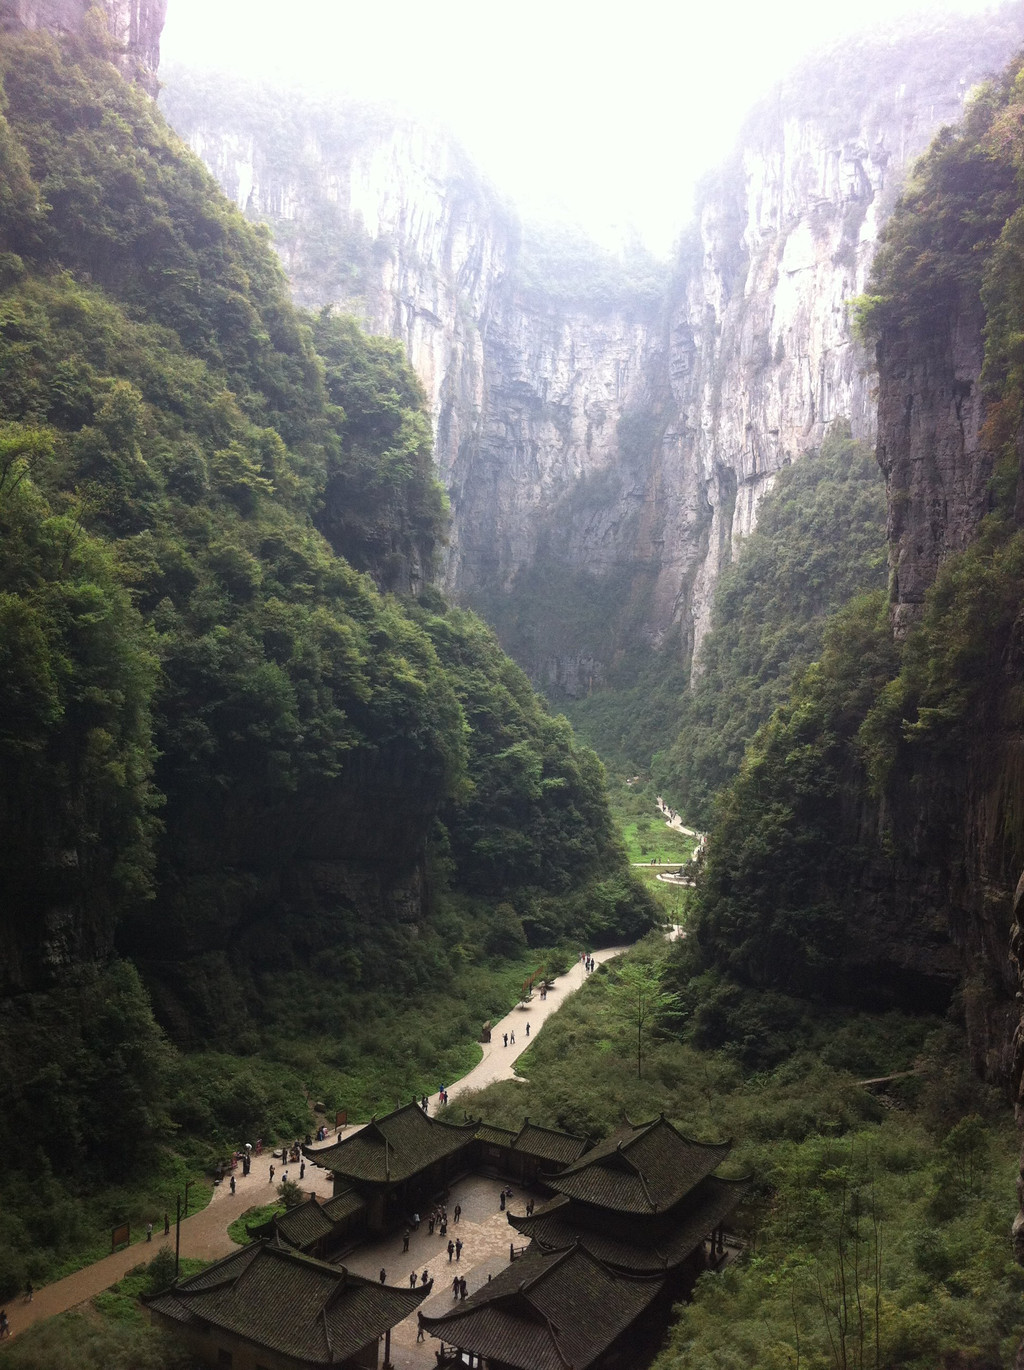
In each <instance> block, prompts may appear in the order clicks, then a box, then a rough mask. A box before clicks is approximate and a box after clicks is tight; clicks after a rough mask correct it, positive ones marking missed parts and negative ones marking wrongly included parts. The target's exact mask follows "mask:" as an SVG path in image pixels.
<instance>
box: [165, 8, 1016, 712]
mask: <svg viewBox="0 0 1024 1370" xmlns="http://www.w3.org/2000/svg"><path fill="white" fill-rule="evenodd" d="M1022 40H1024V18H1022V17H1021V15H1020V13H1019V12H1018V11H1017V10H1016V9H1015V8H1014V9H1013V12H1011V10H1010V9H1007V10H1005V11H1004V12H1002V15H1001V17H1000V16H995V17H990V18H989V19H987V20H985V21H974V22H973V24H972V26H971V29H970V31H967V32H965V31H964V29H963V24H962V21H960V22H954V21H952V20H949V21H947V22H946V24H945V25H944V26H942V25H939V26H938V27H936V26H934V25H933V26H932V28H931V29H930V30H929V31H928V32H927V33H923V32H921V31H920V30H917V31H915V30H913V29H907V30H906V31H904V32H901V33H898V34H895V35H891V34H887V35H885V36H884V37H882V38H878V39H872V40H867V39H866V40H864V41H862V42H861V43H859V44H846V45H844V46H843V47H842V48H841V49H837V50H835V51H833V52H831V53H828V54H825V55H824V56H822V57H821V58H819V59H817V60H816V61H815V62H814V63H813V64H809V65H808V66H807V67H806V68H804V69H803V70H801V71H798V72H797V73H795V74H794V76H793V78H792V79H791V80H789V81H788V82H786V83H785V84H784V85H783V86H781V87H780V88H779V89H778V90H777V91H776V92H775V93H774V95H773V96H772V97H771V99H769V100H768V101H766V102H765V103H764V104H763V105H762V106H760V107H759V108H758V109H757V110H756V111H755V112H754V113H753V115H752V116H751V118H750V120H749V122H748V125H747V127H746V130H745V132H744V134H743V137H742V139H741V143H740V146H739V148H738V149H737V152H736V155H735V157H734V159H733V160H732V162H731V163H730V164H729V165H728V166H726V167H725V168H723V169H722V171H721V172H720V174H719V175H717V176H716V177H715V178H713V179H712V181H711V182H710V183H709V184H708V185H707V186H706V187H705V188H704V189H703V191H702V193H701V196H700V202H699V205H698V214H697V219H696V224H695V227H694V228H693V229H692V230H691V231H690V232H689V233H688V234H687V235H686V238H685V239H684V242H683V246H682V248H681V251H680V255H679V258H678V260H677V262H676V266H675V272H674V276H673V281H672V284H671V285H667V284H666V285H665V286H664V287H663V288H662V289H660V290H658V289H652V288H651V282H650V281H647V282H645V288H644V289H642V290H641V289H638V288H637V287H636V280H635V276H634V277H631V275H630V272H629V270H628V269H627V268H625V267H623V268H621V269H620V272H619V277H618V279H617V280H615V281H611V278H610V277H609V276H608V264H607V263H606V262H602V261H601V259H600V256H599V254H598V253H597V250H596V249H592V255H593V270H592V272H591V277H592V279H590V280H589V281H588V280H586V279H584V281H583V283H582V285H581V282H580V276H581V274H582V275H583V276H584V277H585V274H586V273H580V272H578V271H575V272H574V270H573V268H574V267H576V265H577V263H576V262H574V261H570V262H569V263H568V266H567V264H566V260H565V254H564V253H563V254H562V256H561V257H559V256H558V254H557V253H556V254H554V255H552V254H550V253H548V254H547V257H546V258H545V251H544V250H543V249H542V251H541V253H540V261H539V268H540V269H538V256H537V251H536V247H535V244H532V243H531V241H530V234H529V232H527V231H524V230H523V229H522V228H521V227H520V225H519V223H518V222H517V220H516V217H515V215H514V213H513V212H512V211H511V210H510V209H509V207H508V206H506V205H504V204H503V203H502V202H501V200H500V199H499V197H498V196H497V195H496V194H495V193H494V192H493V191H492V190H491V189H490V188H489V187H488V186H487V185H486V184H485V183H484V182H482V180H481V179H480V177H479V176H478V175H477V174H476V173H475V172H474V170H473V168H472V167H471V166H470V165H469V164H468V163H467V161H466V159H465V157H464V156H463V155H462V154H461V153H460V152H459V150H458V148H457V147H455V146H454V145H453V143H452V142H451V140H450V139H448V138H446V137H444V136H442V135H440V134H437V133H432V132H429V131H424V130H423V129H419V128H416V127H414V126H413V125H411V124H409V123H407V122H404V121H403V120H401V119H398V118H395V117H394V116H389V115H386V114H383V113H382V112H380V111H373V110H368V109H365V108H355V107H333V108H332V107H328V106H326V105H324V104H317V103H316V102H313V101H310V100H307V99H302V98H300V97H297V96H290V97H283V98H282V97H281V96H280V95H279V94H273V93H267V92H259V91H257V90H255V89H250V90H247V91H243V90H237V89H236V90H234V91H232V90H229V89H227V88H225V87H223V86H221V85H218V83H216V82H211V81H209V80H199V79H196V78H187V77H186V76H185V75H184V74H182V73H178V74H177V76H173V75H172V77H171V80H170V84H169V87H168V89H167V90H166V91H165V95H164V107H165V110H166V112H167V114H168V116H169V118H170V119H171V121H172V123H174V124H175V126H176V127H177V128H178V130H179V132H181V134H182V135H183V136H184V137H185V138H186V139H187V140H188V141H189V142H190V143H191V145H192V146H193V148H194V149H195V150H196V151H197V152H198V153H199V155H200V156H201V157H202V158H203V159H204V160H205V161H206V162H207V164H208V165H209V166H210V167H211V169H212V170H213V171H214V173H215V174H216V175H217V176H218V178H219V179H220V181H221V183H222V185H223V186H224V187H225V189H226V190H227V191H228V193H229V194H230V195H232V196H233V197H234V198H235V200H236V201H237V202H238V203H239V204H240V205H241V206H243V207H245V208H246V209H247V210H248V211H249V212H250V213H252V214H254V215H256V216H259V217H261V218H265V219H267V220H268V221H269V222H270V223H271V224H272V225H273V228H274V233H275V239H276V243H277V246H278V250H279V252H280V254H281V256H282V258H283V260H284V262H285V265H286V266H287V268H288V270H289V273H290V275H291V278H292V281H293V284H294V287H295V290H296V293H297V295H298V297H299V299H300V300H301V301H302V302H304V303H308V304H318V305H319V304H330V305H337V306H339V307H342V308H347V309H352V310H354V311H356V312H357V313H359V314H360V315H361V316H362V318H363V319H364V321H365V322H366V324H367V326H368V327H370V328H371V329H374V330H379V331H384V332H386V333H389V334H391V335H392V336H395V337H398V338H400V339H401V340H402V341H403V342H404V344H405V345H406V347H407V349H408V352H409V356H410V358H411V360H412V363H413V365H414V367H415V369H416V370H417V372H418V374H419V376H420V378H421V380H422V381H423V383H424V386H425V388H426V390H427V394H428V397H429V400H430V404H431V411H432V415H433V421H434V426H435V432H436V437H437V463H438V467H439V470H440V473H441V476H442V479H443V480H444V482H445V484H446V486H447V488H448V490H449V493H450V496H451V501H452V512H453V523H452V532H451V542H450V546H449V548H448V552H447V556H446V560H445V564H444V570H443V578H444V582H445V586H446V588H447V589H448V590H449V591H450V592H451V593H452V594H453V595H455V596H456V597H457V598H462V599H467V600H469V601H471V602H473V603H474V604H476V605H477V606H479V607H482V608H483V609H484V610H485V612H487V613H488V614H489V616H490V617H491V618H492V619H493V620H494V621H495V622H496V623H497V624H498V625H499V627H500V629H501V630H502V633H503V636H504V638H505V640H506V642H507V644H508V645H509V646H511V648H512V649H513V651H514V652H515V654H516V655H518V656H519V658H520V660H521V661H522V662H523V663H524V664H525V665H526V666H527V668H528V669H529V670H530V671H531V673H532V674H533V676H534V678H535V679H537V680H539V681H541V682H543V683H544V685H545V686H546V687H547V688H549V689H551V690H553V691H554V692H555V693H559V692H565V693H568V694H570V695H573V694H577V693H579V692H581V691H584V690H586V689H588V688H590V686H591V685H592V684H594V683H595V682H598V681H600V679H601V678H602V674H603V673H604V672H606V671H607V668H608V666H609V665H610V664H611V663H612V662H614V660H615V659H616V657H617V655H618V654H620V653H621V652H622V651H623V650H624V649H625V650H629V649H635V648H639V647H642V646H644V645H646V646H650V647H660V646H663V645H667V646H670V647H672V648H674V649H677V650H678V651H679V652H680V654H681V655H682V656H683V657H684V658H685V657H686V656H688V655H689V653H690V651H691V650H692V648H693V646H694V644H695V643H697V642H699V640H700V638H701V636H702V635H703V633H704V631H705V629H706V626H707V622H708V615H709V611H710V604H711V597H712V592H713V588H714V584H715V581H716V579H717V575H718V572H719V570H720V568H721V566H722V564H723V563H724V561H726V560H728V559H729V557H730V556H731V553H732V548H733V545H734V542H735V539H736V538H738V537H741V536H743V535H744V534H745V533H747V532H748V531H749V530H750V529H751V528H752V526H753V524H754V520H755V518H756V510H757V504H758V501H759V499H760V497H761V496H762V495H763V493H764V492H765V490H766V489H768V488H769V486H770V484H771V482H772V480H773V478H774V475H775V473H776V472H777V471H778V470H779V469H780V467H782V466H783V465H785V464H787V463H789V462H790V461H793V460H797V459H799V457H800V456H801V455H802V454H803V453H804V452H806V451H807V450H809V449H810V448H813V447H815V446H817V445H818V444H819V443H820V441H821V438H822V436H823V435H824V433H825V432H826V431H827V429H828V426H829V425H830V424H831V423H832V421H833V420H835V419H838V418H846V419H848V420H849V421H850V423H851V425H852V429H853V432H854V434H855V435H857V436H864V437H872V436H873V435H874V417H873V415H874V400H873V391H874V387H875V384H876V380H875V376H874V372H873V366H872V363H871V359H870V358H869V357H868V356H867V355H866V354H865V353H864V351H863V350H862V349H861V348H859V346H858V345H857V344H856V343H855V342H853V341H852V339H851V333H850V326H849V317H848V309H847V304H846V302H847V300H848V299H849V298H850V297H851V296H853V295H856V294H858V293H860V292H861V291H862V290H863V289H864V285H865V281H866V274H867V270H868V268H869V266H870V263H871V260H872V256H873V252H874V245H875V241H876V237H877V232H878V228H879V225H880V224H881V223H882V222H883V221H884V219H885V217H886V215H887V213H888V212H889V210H890V208H891V206H892V204H893V202H894V200H895V197H896V194H897V192H898V189H899V186H900V184H901V183H902V179H903V176H904V174H905V171H906V168H907V166H908V164H909V163H910V162H911V161H912V160H913V158H914V157H915V156H916V155H917V154H918V153H920V152H921V151H922V150H923V149H924V148H925V146H926V145H927V143H928V141H929V140H930V138H931V136H932V134H933V133H934V131H935V130H936V128H937V127H938V126H939V125H940V124H942V123H943V122H946V121H949V120H952V119H955V118H956V117H957V116H958V114H959V113H960V110H961V108H962V104H963V100H964V97H965V93H966V92H967V91H968V89H969V88H970V87H971V86H972V85H973V84H974V83H975V82H976V81H977V80H978V79H979V78H980V77H982V76H984V75H986V74H988V73H991V72H995V71H997V70H999V69H1000V68H1001V67H1002V65H1003V64H1004V63H1005V61H1006V59H1007V57H1008V55H1009V53H1010V52H1011V51H1012V50H1013V48H1014V46H1015V45H1016V44H1017V43H1019V42H1020V41H1022ZM595 281H596V282H597V283H596V284H595ZM545 587H547V598H548V599H550V601H551V603H550V604H549V605H548V606H547V607H545V606H544V605H543V604H541V603H540V600H541V599H543V598H544V594H543V593H540V594H539V593H538V592H539V591H541V592H542V591H544V588H545Z"/></svg>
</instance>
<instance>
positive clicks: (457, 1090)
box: [7, 947, 627, 1370]
mask: <svg viewBox="0 0 1024 1370" xmlns="http://www.w3.org/2000/svg"><path fill="white" fill-rule="evenodd" d="M625 950H627V948H625V947H606V948H605V949H604V950H602V951H597V952H594V953H593V958H594V960H595V961H596V962H597V963H598V964H601V963H602V962H604V961H608V960H610V959H611V958H612V957H615V956H619V955H621V954H622V952H624V951H625ZM586 978H587V977H586V973H585V972H584V969H583V966H582V964H581V962H579V961H577V962H576V964H575V965H574V966H573V967H572V968H571V969H570V970H569V971H567V972H566V974H565V975H562V976H559V978H558V982H557V985H556V986H555V987H554V988H552V989H551V990H550V991H549V992H548V995H547V998H546V999H543V1000H542V999H541V998H540V996H539V994H535V995H534V996H533V999H532V1000H531V1002H530V1003H529V1004H526V1005H517V1006H516V1007H515V1008H514V1009H512V1011H511V1012H510V1013H508V1014H506V1015H505V1017H504V1018H502V1019H501V1020H500V1021H498V1022H496V1023H494V1024H493V1026H492V1030H491V1041H490V1042H489V1043H486V1044H484V1045H483V1056H482V1058H481V1060H480V1062H479V1064H478V1065H476V1066H474V1068H473V1069H472V1070H471V1071H469V1073H468V1074H467V1075H465V1076H463V1078H462V1079H461V1080H458V1081H456V1082H454V1083H453V1084H449V1085H448V1097H449V1100H450V1101H454V1100H456V1099H457V1098H458V1097H459V1096H460V1095H461V1094H464V1093H469V1092H470V1091H473V1090H479V1089H483V1088H484V1087H485V1086H486V1085H489V1084H493V1083H494V1082H495V1081H497V1080H509V1079H513V1078H514V1077H515V1069H514V1067H515V1062H516V1061H517V1060H518V1058H519V1057H520V1056H521V1055H522V1053H523V1052H524V1051H525V1050H526V1048H527V1047H528V1046H529V1045H530V1042H531V1041H532V1040H533V1038H534V1037H535V1036H536V1034H537V1033H538V1032H539V1031H540V1030H541V1028H542V1027H543V1025H544V1023H545V1022H546V1021H547V1019H548V1018H549V1017H550V1016H551V1014H553V1013H555V1012H557V1010H558V1009H559V1008H560V1007H561V1005H562V1004H564V1003H565V1001H566V999H567V998H568V997H569V995H571V994H572V993H573V992H574V991H575V990H577V989H579V987H580V986H581V985H582V984H583V982H584V980H585V979H586ZM527 1023H529V1024H530V1035H529V1036H527V1033H526V1025H527ZM505 1033H509V1035H510V1036H511V1035H513V1034H514V1035H515V1041H514V1043H513V1042H510V1043H509V1045H508V1046H507V1047H505V1046H503V1045H502V1041H503V1038H504V1034H505ZM439 1083H446V1082H443V1081H442V1082H439ZM430 1104H431V1108H432V1109H436V1107H437V1105H438V1100H437V1099H435V1098H433V1097H432V1098H431V1100H430ZM360 1126H362V1124H356V1125H355V1126H353V1127H351V1128H347V1129H345V1132H346V1133H347V1134H348V1135H349V1136H351V1134H352V1132H354V1131H357V1130H358V1127H360ZM241 1141H242V1139H240V1142H239V1144H240V1145H241ZM334 1141H335V1137H334V1136H331V1137H329V1138H328V1140H327V1141H326V1142H325V1143H324V1146H330V1145H332V1144H333V1142H334ZM272 1164H274V1165H275V1166H276V1174H275V1178H276V1179H278V1180H280V1178H281V1175H280V1171H281V1162H280V1158H278V1159H277V1160H276V1161H275V1158H274V1156H273V1155H272V1154H271V1149H270V1148H267V1149H265V1150H264V1152H263V1154H262V1155H261V1156H255V1155H254V1156H253V1159H252V1169H251V1171H250V1173H249V1175H248V1177H246V1178H245V1179H243V1178H242V1177H241V1175H238V1176H236V1193H235V1194H232V1193H231V1189H230V1186H229V1184H228V1182H227V1181H226V1180H225V1182H224V1183H223V1184H220V1185H218V1186H217V1188H215V1189H214V1192H213V1196H212V1198H211V1200H210V1203H209V1205H208V1206H207V1207H206V1208H204V1209H202V1210H201V1211H200V1212H199V1213H195V1214H193V1215H192V1216H191V1217H188V1218H186V1219H184V1221H183V1222H182V1224H181V1255H182V1256H183V1257H184V1256H191V1257H198V1258H200V1259H202V1260H217V1259H219V1258H220V1257H221V1256H226V1255H228V1254H229V1253H230V1252H231V1251H233V1250H235V1249H236V1248H235V1243H234V1242H233V1241H232V1240H231V1238H230V1237H229V1236H228V1228H229V1226H230V1225H231V1223H233V1222H234V1221H235V1219H236V1218H237V1217H238V1216H239V1215H240V1214H242V1213H244V1212H245V1211H246V1209H247V1208H252V1207H255V1206H257V1205H260V1204H265V1203H269V1202H270V1201H271V1200H272V1198H273V1196H274V1188H273V1187H272V1184H271V1180H270V1166H271V1165H272ZM291 1178H292V1179H296V1178H297V1175H295V1174H294V1173H293V1175H292V1177H291ZM466 1183H467V1184H476V1181H467V1182H466ZM301 1184H302V1189H303V1190H304V1192H306V1193H307V1194H314V1193H315V1194H316V1195H317V1197H318V1198H328V1197H329V1196H330V1195H331V1193H332V1180H331V1175H330V1173H329V1172H327V1171H325V1170H322V1169H320V1167H318V1166H316V1165H308V1166H307V1167H306V1174H305V1176H304V1178H303V1180H302V1182H301ZM480 1184H482V1185H484V1186H485V1187H486V1186H487V1185H489V1186H490V1188H492V1189H493V1190H494V1208H495V1210H497V1207H498V1199H497V1194H498V1189H499V1187H500V1186H499V1184H498V1181H496V1180H495V1181H493V1182H491V1181H482V1180H481V1181H480ZM488 1192H489V1191H488ZM474 1196H475V1191H474ZM463 1207H464V1208H466V1209H467V1218H469V1217H470V1216H471V1214H472V1213H475V1212H477V1210H478V1209H479V1213H480V1219H481V1221H482V1219H483V1217H484V1209H485V1207H486V1205H485V1204H484V1203H483V1201H482V1200H480V1201H479V1202H478V1200H477V1198H476V1197H474V1198H473V1200H472V1204H471V1205H470V1204H469V1203H467V1201H466V1200H463ZM499 1218H500V1223H497V1224H493V1223H492V1224H488V1225H486V1231H487V1233H488V1234H489V1235H487V1236H486V1238H485V1240H484V1241H483V1242H482V1244H478V1249H477V1250H476V1251H474V1252H473V1253H472V1259H473V1261H474V1265H473V1266H467V1268H466V1272H464V1273H468V1271H470V1270H474V1269H475V1268H476V1263H478V1262H479V1260H480V1259H481V1256H480V1253H481V1252H483V1251H486V1253H487V1260H488V1262H490V1260H491V1257H492V1256H495V1255H501V1253H502V1252H504V1257H503V1259H502V1260H501V1261H500V1262H499V1263H498V1264H497V1265H494V1267H493V1269H492V1268H491V1264H490V1263H488V1265H487V1270H486V1271H484V1272H483V1276H484V1278H486V1274H487V1272H488V1271H490V1273H494V1270H497V1269H500V1267H501V1265H503V1264H504V1263H505V1261H506V1260H507V1258H508V1235H507V1232H508V1224H507V1222H506V1221H505V1215H504V1214H499ZM475 1222H476V1219H473V1223H475ZM153 1227H154V1232H153V1240H152V1243H149V1242H142V1243H139V1242H136V1243H135V1244H134V1245H133V1246H130V1247H128V1248H126V1249H124V1250H121V1251H116V1252H114V1253H113V1254H112V1255H110V1256H107V1257H106V1258H105V1259H104V1260H102V1261H97V1262H96V1263H95V1264H93V1265H89V1266H86V1267H85V1268H84V1269H82V1270H77V1271H75V1273H74V1274H73V1275H68V1276H67V1277H66V1278H65V1279H63V1280H56V1281H55V1282H54V1283H53V1284H50V1285H46V1286H45V1287H44V1288H42V1289H39V1290H38V1291H37V1292H36V1294H35V1296H34V1297H33V1299H32V1301H31V1302H28V1301H25V1300H23V1299H22V1298H21V1297H20V1296H19V1297H18V1298H17V1299H15V1300H12V1301H11V1302H10V1303H9V1304H8V1306H7V1315H8V1318H9V1320H10V1324H11V1334H12V1335H13V1336H17V1334H18V1333H19V1332H24V1331H25V1330H26V1329H27V1328H29V1327H31V1326H32V1325H33V1323H37V1322H41V1321H42V1320H43V1319H45V1318H52V1317H54V1316H55V1315H56V1314H58V1313H65V1312H67V1311H68V1310H69V1309H71V1308H75V1307H77V1305H79V1304H81V1303H84V1302H86V1300H88V1299H91V1298H94V1297H95V1296H96V1295H97V1294H100V1293H102V1292H103V1290H105V1289H109V1288H110V1286H111V1285H112V1284H116V1283H117V1281H118V1280H120V1279H121V1278H122V1277H123V1276H124V1275H125V1274H126V1273H127V1272H128V1271H129V1270H131V1269H133V1268H134V1267H135V1266H137V1265H138V1264H139V1263H140V1261H145V1260H150V1259H152V1257H153V1256H155V1255H156V1253H157V1251H158V1250H159V1249H160V1248H161V1247H162V1246H169V1247H170V1248H171V1250H172V1251H173V1249H174V1237H175V1234H174V1226H173V1221H172V1226H171V1231H170V1234H169V1235H168V1236H164V1233H163V1215H162V1213H154V1214H153ZM491 1227H493V1228H494V1232H498V1231H499V1229H500V1231H501V1234H502V1235H501V1240H500V1241H497V1240H496V1238H495V1237H494V1235H493V1233H491ZM468 1230H469V1228H468V1226H467V1232H468ZM482 1230H483V1229H482ZM422 1231H423V1232H424V1233H425V1232H426V1224H424V1225H423V1229H422ZM389 1241H390V1244H391V1245H392V1246H393V1245H394V1244H395V1239H394V1238H390V1239H386V1240H385V1242H383V1243H380V1244H379V1245H381V1246H382V1247H386V1246H387V1245H388V1242H389ZM468 1244H469V1243H468V1241H467V1245H468ZM492 1248H493V1249H492ZM371 1253H372V1254H371ZM468 1255H469V1253H467V1257H468ZM346 1259H347V1260H348V1261H351V1264H352V1268H353V1269H354V1270H357V1271H358V1272H359V1273H365V1271H364V1270H363V1265H364V1263H365V1260H369V1266H368V1267H367V1268H368V1269H370V1273H371V1274H374V1275H376V1273H377V1271H378V1270H379V1269H380V1264H378V1261H382V1262H383V1264H384V1265H385V1266H387V1264H388V1262H387V1260H386V1259H384V1256H383V1255H382V1254H381V1253H380V1252H378V1251H377V1245H372V1246H369V1247H367V1248H366V1249H365V1251H364V1250H360V1251H358V1252H356V1253H353V1254H352V1255H351V1256H350V1257H348V1258H346ZM417 1259H421V1257H420V1256H419V1255H418V1254H417ZM435 1264H436V1262H435ZM446 1264H447V1262H446ZM371 1267H372V1268H371ZM420 1268H421V1269H422V1266H421V1267H420ZM391 1277H392V1272H391V1271H390V1270H389V1280H390V1282H391V1283H398V1284H405V1283H406V1282H407V1281H408V1277H409V1271H408V1270H406V1269H405V1268H404V1266H403V1269H402V1274H401V1278H398V1273H397V1271H396V1272H394V1277H393V1278H391ZM479 1282H480V1281H479V1280H478V1281H477V1283H479ZM471 1287H473V1288H475V1287H476V1285H475V1284H473V1283H472V1282H471ZM436 1298H438V1295H437V1294H436V1293H435V1294H434V1295H433V1296H432V1299H436ZM449 1298H450V1293H449ZM428 1311H430V1312H432V1311H434V1310H433V1307H432V1306H431V1307H429V1308H428ZM403 1326H404V1324H403ZM410 1340H411V1341H412V1342H413V1343H414V1342H415V1320H413V1330H412V1335H411V1338H408V1337H404V1335H403V1341H410ZM423 1349H424V1346H423V1344H422V1343H421V1344H420V1347H419V1350H420V1351H423ZM392 1359H393V1360H395V1364H396V1365H398V1366H399V1367H400V1370H401V1364H407V1365H409V1366H412V1365H418V1364H420V1363H422V1364H424V1365H427V1364H431V1363H433V1349H430V1350H429V1351H428V1354H427V1357H426V1359H423V1360H422V1361H420V1360H416V1359H413V1360H409V1361H407V1362H402V1363H400V1362H399V1361H398V1360H397V1359H395V1357H394V1356H393V1357H392Z"/></svg>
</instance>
